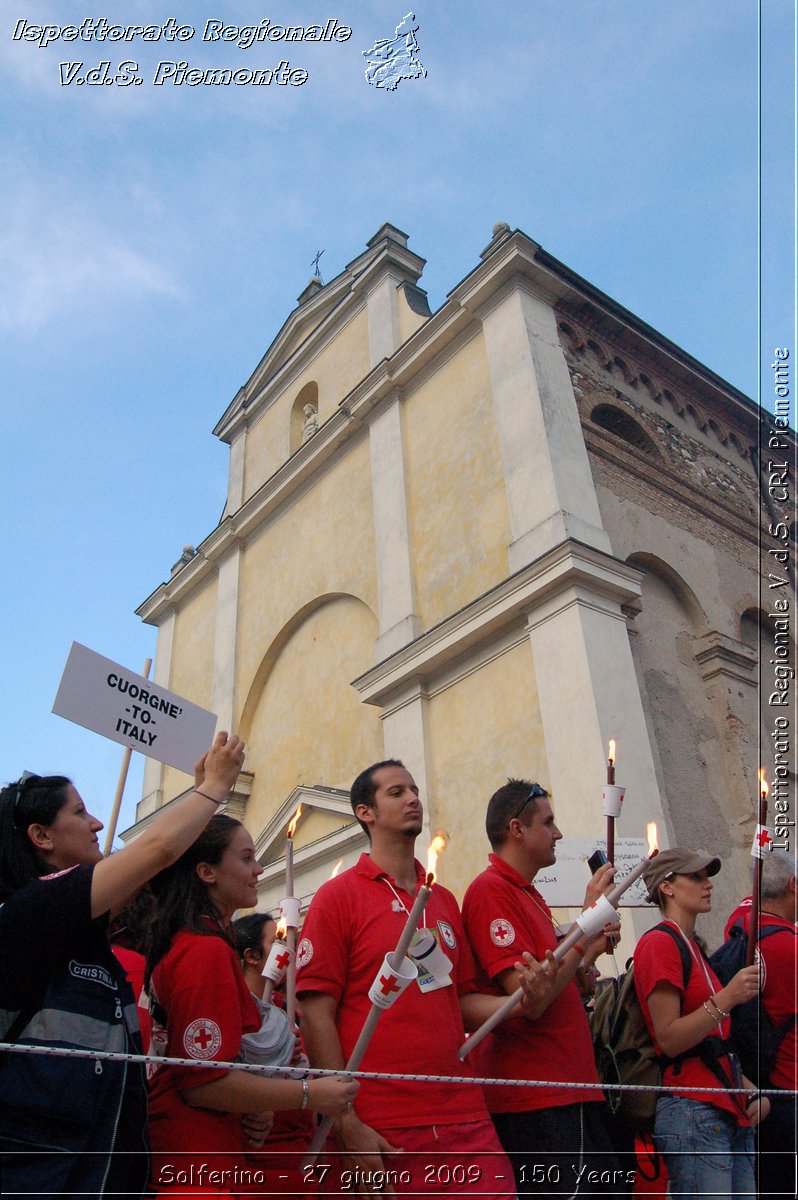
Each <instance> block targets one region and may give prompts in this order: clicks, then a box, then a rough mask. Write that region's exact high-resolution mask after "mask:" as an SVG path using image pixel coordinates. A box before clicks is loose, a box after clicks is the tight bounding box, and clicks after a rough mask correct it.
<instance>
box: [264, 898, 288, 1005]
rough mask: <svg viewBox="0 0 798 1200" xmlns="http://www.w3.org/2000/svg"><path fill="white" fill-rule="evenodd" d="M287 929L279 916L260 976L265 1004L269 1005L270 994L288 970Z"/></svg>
mask: <svg viewBox="0 0 798 1200" xmlns="http://www.w3.org/2000/svg"><path fill="white" fill-rule="evenodd" d="M287 932H288V927H287V925H286V923H285V920H284V918H283V917H282V916H281V917H280V919H279V921H278V922H277V931H276V933H275V935H274V941H273V942H272V944H271V949H270V950H269V957H268V958H267V959H266V962H265V963H264V966H263V970H262V972H261V974H262V975H263V977H264V979H265V980H266V983H265V985H264V988H263V999H264V1001H265V1002H266V1004H270V1003H271V998H272V992H273V991H274V987H275V985H276V984H278V983H282V982H283V980H284V979H285V974H286V971H287V969H288V964H289V962H290V960H291V951H290V950H289V949H288V946H287V945H286V933H287Z"/></svg>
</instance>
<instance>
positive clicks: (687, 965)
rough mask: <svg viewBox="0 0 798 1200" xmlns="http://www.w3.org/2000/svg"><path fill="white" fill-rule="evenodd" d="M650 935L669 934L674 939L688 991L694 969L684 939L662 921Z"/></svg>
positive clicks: (684, 984)
mask: <svg viewBox="0 0 798 1200" xmlns="http://www.w3.org/2000/svg"><path fill="white" fill-rule="evenodd" d="M649 933H667V934H669V935H670V937H672V938H673V940H674V942H675V943H676V945H677V946H678V948H679V958H680V959H681V961H682V988H683V990H684V991H687V984H688V982H689V979H690V972H691V970H692V968H693V964H692V961H691V959H690V950H689V948H688V947H687V946H686V945H685V943H684V938H683V937H681V936H680V935H679V934H678V933H677V932H676V930H675V929H672V928H671V926H670V925H668V923H667V921H660V923H659V925H655V926H654V928H653V929H650V930H649ZM699 949H700V947H699Z"/></svg>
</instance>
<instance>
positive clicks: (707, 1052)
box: [649, 921, 735, 1088]
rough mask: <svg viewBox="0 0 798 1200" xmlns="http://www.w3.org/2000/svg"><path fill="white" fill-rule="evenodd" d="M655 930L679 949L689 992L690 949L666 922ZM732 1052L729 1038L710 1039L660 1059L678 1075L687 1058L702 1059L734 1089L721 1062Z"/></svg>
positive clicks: (684, 985)
mask: <svg viewBox="0 0 798 1200" xmlns="http://www.w3.org/2000/svg"><path fill="white" fill-rule="evenodd" d="M654 930H657V931H662V932H663V933H668V934H670V936H671V937H672V938H673V940H674V941H675V942H676V945H677V946H678V948H679V958H680V959H681V960H682V986H683V989H684V991H687V984H688V982H689V980H690V973H691V971H692V969H693V962H692V956H691V954H690V949H689V947H688V946H686V945H685V941H684V938H683V937H681V936H680V935H679V934H678V933H677V932H676V930H675V929H672V928H671V926H670V925H668V924H667V922H665V921H661V922H660V924H659V925H655V926H654V929H651V930H649V932H650V933H653V932H654ZM696 945H698V943H696ZM698 949H699V952H700V954H701V957H702V958H703V959H704V960H705V961H706V962H709V960H708V959H707V956H706V954H705V953H704V951H703V949H702V948H701V946H698ZM732 1052H733V1050H732V1044H731V1042H730V1041H729V1039H728V1038H722V1037H708V1038H704V1040H703V1041H702V1042H699V1043H698V1044H697V1045H695V1046H693V1048H692V1049H691V1050H685V1051H684V1053H683V1054H677V1055H676V1057H675V1058H669V1057H668V1055H667V1054H662V1053H660V1055H659V1057H660V1058H661V1060H662V1063H663V1066H665V1065H670V1066H672V1067H673V1068H674V1071H675V1073H676V1074H677V1075H678V1074H679V1072H680V1071H681V1067H682V1063H683V1062H684V1060H685V1059H686V1058H700V1059H701V1061H702V1063H703V1064H704V1066H705V1067H708V1068H709V1070H710V1071H711V1072H712V1074H713V1075H714V1076H715V1078H716V1079H718V1080H719V1081H720V1083H721V1084H722V1086H723V1087H725V1088H733V1087H734V1086H735V1084H734V1080H733V1079H732V1077H731V1075H730V1074H729V1072H728V1071H726V1069H725V1067H724V1066H723V1065H722V1064H721V1062H720V1061H719V1060H720V1059H721V1058H725V1057H727V1056H729V1055H730V1054H731V1053H732Z"/></svg>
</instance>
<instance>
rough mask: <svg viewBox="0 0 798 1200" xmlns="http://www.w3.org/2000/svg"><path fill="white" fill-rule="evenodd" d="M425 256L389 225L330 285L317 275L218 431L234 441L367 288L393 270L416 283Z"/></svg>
mask: <svg viewBox="0 0 798 1200" xmlns="http://www.w3.org/2000/svg"><path fill="white" fill-rule="evenodd" d="M424 265H425V260H424V259H423V258H420V257H419V256H418V255H417V254H414V253H413V252H412V251H411V250H408V248H407V234H405V233H402V231H401V230H400V229H397V228H396V227H395V226H393V225H390V224H387V223H386V224H384V225H382V226H381V228H380V229H379V230H378V231H377V233H376V234H375V235H374V237H373V238H371V239H370V240H369V242H368V246H367V249H366V250H365V251H364V252H363V253H362V254H360V255H358V257H357V258H355V259H354V260H353V261H352V262H351V263H348V264H347V266H346V267H344V269H343V271H341V273H340V274H339V275H337V276H336V277H335V278H334V279H332V280H330V282H329V283H327V284H321V282H320V281H318V282H317V280H318V277H315V276H314V277H312V278H311V280H310V283H309V284H308V286H307V287H306V288H305V289H304V290H303V291H302V292H301V293H300V296H299V298H298V305H297V307H296V308H295V309H294V310H293V312H291V313H290V315H289V316H288V317H287V319H286V320H285V321H284V323H283V325H282V326H281V328H280V330H279V332H278V333H277V335H276V336H275V338H274V340H273V341H272V343H271V345H270V346H269V348H268V349H267V351H266V353H265V354H264V356H263V358H262V359H261V360H260V362H259V363H258V365H257V367H256V368H255V370H254V371H253V372H252V374H251V376H250V377H249V379H248V380H247V382H246V383H245V384H244V385H243V387H241V388H239V390H238V392H237V393H236V396H235V397H234V399H233V400H232V402H231V403H230V404H229V405H228V407H227V410H226V411H225V413H224V415H223V416H222V418H221V419H220V421H219V422H218V424H217V425H216V427H215V429H214V431H213V432H214V433H215V435H216V436H217V437H219V438H221V440H222V441H230V440H231V439H232V437H233V435H234V433H235V432H236V430H237V428H238V426H239V424H240V422H241V421H242V420H244V419H246V420H250V419H252V417H253V416H254V415H255V413H257V412H258V411H259V410H260V409H261V408H262V407H263V406H264V405H266V404H268V403H270V401H271V399H273V398H274V396H275V395H276V394H278V393H279V392H280V390H281V389H282V387H284V386H285V385H286V383H287V382H288V379H289V378H290V375H291V372H292V371H293V370H295V369H296V368H297V366H298V365H299V364H300V363H304V362H305V361H306V359H307V358H309V357H311V356H312V355H314V354H315V353H316V352H317V351H318V350H319V348H320V347H321V346H322V345H323V344H324V342H325V340H326V339H328V338H330V337H332V336H334V334H335V333H336V332H337V330H339V329H341V328H343V326H344V325H345V324H346V323H347V322H348V321H350V320H351V319H352V318H353V317H355V316H356V315H357V314H358V313H359V312H361V311H362V309H363V308H364V307H365V304H366V292H367V289H368V288H369V287H370V286H371V285H372V283H374V282H375V281H376V280H377V278H378V277H379V276H380V275H382V274H384V273H386V272H390V273H392V274H393V275H394V276H395V277H396V278H397V279H401V280H404V281H407V282H409V283H412V284H415V283H416V282H417V280H418V279H419V277H420V275H421V272H422V270H423V268H424Z"/></svg>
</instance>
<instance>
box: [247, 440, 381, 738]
mask: <svg viewBox="0 0 798 1200" xmlns="http://www.w3.org/2000/svg"><path fill="white" fill-rule="evenodd" d="M374 561H375V551H374V526H373V517H372V503H371V486H370V475H369V450H368V442H367V441H366V439H365V438H363V439H361V440H360V441H359V442H358V443H357V444H356V445H354V446H353V447H352V449H351V451H350V452H349V453H347V455H346V456H345V457H344V458H343V459H341V460H339V461H338V462H337V463H336V464H335V465H334V466H333V467H332V468H330V469H329V470H327V471H325V472H323V473H321V474H320V476H319V479H318V482H316V484H315V486H314V487H313V488H312V489H310V490H309V491H307V492H305V494H304V495H302V496H301V497H300V498H299V499H298V500H297V501H296V503H295V504H293V505H291V507H290V508H288V509H287V510H285V511H284V512H282V513H281V514H280V516H279V517H278V518H277V519H276V520H274V521H272V522H271V524H270V525H269V526H268V527H267V528H266V529H265V530H264V531H263V533H261V534H260V535H259V536H257V537H254V538H253V539H252V540H251V541H250V542H249V543H248V544H247V546H246V548H245V550H244V553H243V556H242V564H241V575H240V584H239V594H238V603H239V644H238V650H237V657H236V677H237V695H236V715H237V718H238V719H239V720H240V718H241V712H242V706H243V705H244V702H245V700H246V697H247V695H248V694H249V692H250V690H251V688H252V684H253V680H254V679H255V676H256V674H257V672H258V670H259V668H260V666H261V663H262V661H263V659H264V656H265V655H266V652H267V651H268V650H269V648H270V646H271V645H272V643H273V642H274V639H275V638H276V637H277V636H278V634H279V633H280V632H281V630H283V629H284V627H285V626H286V625H287V624H288V622H289V621H291V620H292V618H294V617H295V615H296V614H297V613H298V612H300V611H301V610H302V609H303V608H304V607H305V606H306V605H308V604H311V603H313V602H315V601H316V600H317V599H318V598H319V597H321V596H326V595H330V594H334V593H345V594H348V595H354V596H358V597H360V598H361V599H362V600H363V602H364V603H365V604H366V605H367V606H368V607H369V608H370V609H371V610H372V611H373V612H376V607H377V595H376V581H375V578H374ZM374 636H376V631H375V634H374ZM370 654H371V651H369V655H370ZM371 663H372V658H371V657H370V656H369V657H368V660H367V661H366V663H365V665H363V666H360V667H359V668H358V670H356V671H355V672H354V673H353V675H352V676H351V678H354V676H355V675H356V674H358V672H359V671H362V670H366V669H367V667H368V666H370V665H371Z"/></svg>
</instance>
